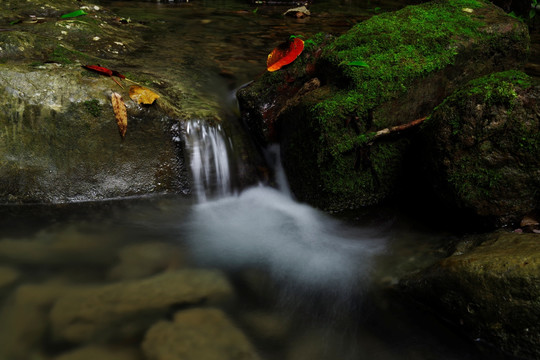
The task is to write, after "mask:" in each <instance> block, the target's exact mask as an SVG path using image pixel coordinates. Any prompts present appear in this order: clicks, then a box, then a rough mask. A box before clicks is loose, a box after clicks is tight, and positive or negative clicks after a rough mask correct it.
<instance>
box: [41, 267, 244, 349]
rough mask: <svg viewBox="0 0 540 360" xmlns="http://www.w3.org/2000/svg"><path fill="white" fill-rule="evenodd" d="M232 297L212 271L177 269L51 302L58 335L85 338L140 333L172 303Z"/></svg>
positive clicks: (219, 300) (75, 292)
mask: <svg viewBox="0 0 540 360" xmlns="http://www.w3.org/2000/svg"><path fill="white" fill-rule="evenodd" d="M232 297H233V292H232V288H231V285H230V284H229V282H228V280H227V279H226V277H225V276H224V275H223V274H222V273H221V272H219V271H216V270H192V269H186V270H180V271H176V272H167V273H163V274H160V275H156V276H153V277H150V278H145V279H141V280H133V281H124V282H118V283H113V284H107V285H101V286H91V287H85V288H81V289H76V290H73V291H71V292H69V293H67V294H65V295H64V296H62V297H60V298H59V299H58V301H56V303H55V304H54V306H53V308H52V310H51V313H50V320H51V326H52V334H53V337H54V338H55V339H56V340H59V341H69V342H85V341H89V340H92V339H99V340H106V339H109V338H114V339H122V338H127V337H131V336H134V335H137V334H141V333H142V332H143V331H144V330H145V329H146V328H148V327H149V326H150V325H151V324H152V323H154V322H156V321H157V320H158V319H159V318H161V317H162V316H164V315H165V314H167V313H168V312H169V311H170V309H171V308H173V307H175V306H186V305H193V304H200V303H205V304H206V303H208V304H225V303H227V302H229V301H230V300H231V299H232Z"/></svg>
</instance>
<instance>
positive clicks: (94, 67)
mask: <svg viewBox="0 0 540 360" xmlns="http://www.w3.org/2000/svg"><path fill="white" fill-rule="evenodd" d="M82 67H83V68H85V69H88V70H92V71H95V72H97V73H99V74H101V75H107V76H113V71H112V70H111V69H107V68H106V67H102V66H98V65H83V66H82Z"/></svg>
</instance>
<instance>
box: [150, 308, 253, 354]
mask: <svg viewBox="0 0 540 360" xmlns="http://www.w3.org/2000/svg"><path fill="white" fill-rule="evenodd" d="M142 348H143V351H144V353H145V355H146V357H147V359H148V360H176V359H178V360H249V359H253V360H255V359H260V358H259V356H258V355H257V353H256V351H255V349H254V348H253V346H252V345H251V344H250V342H249V340H248V339H247V338H246V336H245V335H244V334H243V333H242V332H241V331H240V330H239V329H238V328H237V327H236V326H235V325H234V324H233V323H232V322H231V321H230V320H229V319H228V318H227V316H226V315H225V313H223V311H221V310H219V309H212V308H208V309H207V308H197V309H190V310H185V311H180V312H178V313H176V314H175V316H174V321H173V322H169V321H160V322H158V323H157V324H155V325H154V326H152V328H150V330H148V332H147V333H146V336H145V338H144V342H143V344H142Z"/></svg>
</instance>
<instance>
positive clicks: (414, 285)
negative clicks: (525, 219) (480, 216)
mask: <svg viewBox="0 0 540 360" xmlns="http://www.w3.org/2000/svg"><path fill="white" fill-rule="evenodd" d="M480 239H481V240H482V241H483V242H482V243H481V245H479V246H477V247H473V248H472V249H471V250H469V251H467V252H465V253H461V252H458V253H457V254H456V255H452V256H450V257H448V258H446V259H443V260H441V261H440V262H438V263H437V264H435V265H434V266H432V267H430V268H427V269H425V270H423V271H421V272H419V273H417V274H413V275H410V276H408V277H406V278H404V279H402V281H401V283H400V289H401V290H402V291H404V292H405V293H406V294H408V295H410V296H411V297H413V298H414V299H415V300H417V301H420V302H421V303H423V304H424V305H426V306H427V307H429V308H431V309H432V310H434V311H435V312H436V313H437V314H438V315H439V316H441V317H443V318H445V319H447V320H449V321H451V322H453V323H455V324H456V325H457V326H458V327H459V328H461V329H462V330H463V331H464V332H465V333H466V334H467V335H468V336H469V337H470V338H471V339H475V340H476V341H477V342H479V343H482V342H487V343H489V344H491V345H493V346H494V347H495V348H496V349H500V350H501V351H502V352H504V353H506V354H509V355H511V356H514V357H516V358H520V359H538V358H539V357H540V342H539V341H538V339H539V338H540V311H539V309H540V236H539V235H536V234H514V233H505V232H499V233H494V234H489V235H484V236H482V237H480ZM470 241H472V242H478V239H477V238H474V239H472V240H470Z"/></svg>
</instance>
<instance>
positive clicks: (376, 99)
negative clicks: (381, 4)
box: [311, 0, 524, 196]
mask: <svg viewBox="0 0 540 360" xmlns="http://www.w3.org/2000/svg"><path fill="white" fill-rule="evenodd" d="M484 6H487V5H486V2H484V1H473V0H456V1H433V2H430V3H426V4H422V5H419V6H409V7H406V8H404V9H403V10H400V11H397V12H394V13H385V14H381V15H379V16H375V17H372V18H371V19H369V20H366V21H365V22H363V23H360V24H358V25H356V26H355V27H354V28H352V29H351V30H350V31H349V32H347V33H346V34H344V35H342V36H341V37H339V38H337V39H336V40H335V41H333V42H332V43H330V44H329V45H328V46H327V47H326V48H325V50H324V53H323V56H322V59H321V63H322V64H323V66H328V67H329V68H330V70H329V71H328V73H330V74H333V75H334V74H335V76H334V77H333V78H331V77H329V78H327V79H325V80H326V82H327V86H331V87H332V88H333V89H334V90H335V91H333V92H332V95H331V96H329V97H327V98H325V99H324V100H323V101H320V102H319V103H317V104H316V105H315V106H313V107H312V110H311V116H312V117H313V118H314V121H315V122H317V123H318V126H319V127H320V128H321V135H320V139H319V146H318V148H319V149H320V151H319V154H318V157H317V158H318V167H319V169H320V171H321V174H322V176H323V179H324V180H323V181H324V183H325V186H326V187H327V189H330V190H331V191H332V192H335V193H336V194H342V195H343V194H358V190H361V191H362V192H363V193H364V194H376V193H379V194H381V196H384V195H383V194H384V193H385V192H387V191H391V186H390V185H389V184H394V183H395V179H392V177H395V176H397V174H398V173H399V168H400V161H401V157H402V156H401V151H403V149H404V144H401V143H400V144H391V143H385V144H384V145H381V144H375V145H370V142H371V141H372V138H373V135H374V132H375V131H377V130H380V129H381V128H384V127H388V126H391V125H393V124H389V123H388V124H387V123H385V122H384V119H382V121H378V122H377V124H375V123H374V122H373V120H372V119H371V117H372V111H373V110H374V109H375V108H377V106H379V105H381V104H383V103H385V102H388V101H390V100H392V99H396V98H398V97H400V96H403V94H405V93H406V92H407V91H408V89H409V87H411V86H412V85H413V82H414V81H417V80H418V79H421V78H423V77H425V76H427V75H429V74H431V73H434V72H436V71H438V70H441V69H443V68H446V67H447V66H448V65H451V64H452V63H453V62H454V61H455V59H456V56H457V55H458V53H459V48H458V44H459V43H460V42H461V43H462V42H463V40H464V39H471V40H473V41H474V40H475V39H481V40H482V41H489V39H490V37H494V36H495V35H490V34H484V33H481V31H480V30H479V29H480V28H481V27H482V26H484V25H485V24H484V23H483V22H482V20H481V19H480V13H481V12H482V11H481V8H482V7H484ZM477 14H478V15H477ZM354 61H361V62H363V63H366V64H367V66H347V64H348V63H350V62H354ZM522 80H523V79H522ZM523 81H524V80H523ZM490 96H492V97H493V99H495V98H496V97H497V96H500V97H503V96H515V93H512V91H511V89H510V88H508V87H505V86H502V87H500V89H499V90H497V91H494V92H493V93H492V94H491V95H490ZM363 148H369V151H368V150H366V151H368V154H362V151H364V150H362V149H363ZM363 161H367V163H368V164H367V165H366V164H363V165H362V166H364V168H362V166H360V165H359V164H362V162H363ZM359 167H360V168H359ZM492 178H493V177H490V179H492ZM488 182H489V181H488ZM492 182H493V181H492ZM347 196H349V195H347ZM373 196H376V195H373Z"/></svg>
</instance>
